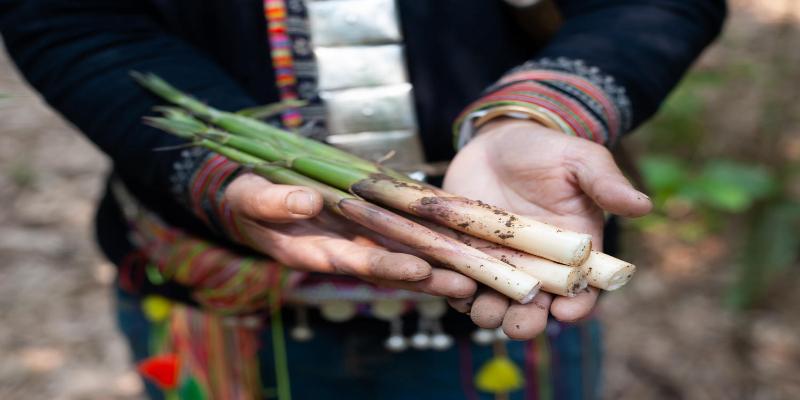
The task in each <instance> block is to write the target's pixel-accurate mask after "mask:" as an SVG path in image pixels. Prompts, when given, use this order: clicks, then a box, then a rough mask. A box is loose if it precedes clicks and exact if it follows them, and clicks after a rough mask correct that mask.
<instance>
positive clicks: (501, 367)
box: [475, 356, 525, 393]
mask: <svg viewBox="0 0 800 400" xmlns="http://www.w3.org/2000/svg"><path fill="white" fill-rule="evenodd" d="M524 385H525V381H524V379H523V378H522V372H521V371H520V370H519V368H518V367H517V365H516V364H514V362H513V361H511V360H510V359H509V358H508V357H505V356H500V357H494V358H492V359H491V360H489V361H488V362H487V363H486V364H484V365H483V367H481V369H480V370H479V371H478V374H477V375H476V376H475V387H477V388H478V390H480V391H482V392H488V393H508V392H513V391H515V390H518V389H521V388H522V387H523V386H524Z"/></svg>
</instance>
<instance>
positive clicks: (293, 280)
mask: <svg viewBox="0 0 800 400" xmlns="http://www.w3.org/2000/svg"><path fill="white" fill-rule="evenodd" d="M128 223H129V225H130V226H131V232H130V235H131V241H132V243H134V244H135V246H136V247H137V249H138V251H137V252H136V253H135V254H133V255H131V256H129V257H127V258H126V260H125V261H124V262H123V263H122V265H120V286H122V287H124V288H125V289H126V290H128V291H130V292H134V293H136V292H138V289H139V287H141V285H143V284H144V279H149V280H150V281H151V282H152V283H153V284H156V285H158V284H161V283H163V282H167V281H172V282H176V283H178V284H180V285H183V286H186V287H187V288H189V289H190V290H191V293H192V296H193V298H194V300H195V301H197V302H198V303H199V304H201V305H202V306H203V307H205V308H208V309H210V310H213V311H214V312H217V313H221V314H238V313H242V312H251V311H256V310H261V309H264V308H265V307H266V305H267V298H268V296H269V295H270V294H274V292H275V291H276V290H278V291H279V292H282V288H283V286H282V285H278V284H277V283H278V282H279V279H280V276H281V274H283V273H284V271H285V268H284V267H283V266H281V265H279V264H278V263H277V262H275V261H272V260H270V259H267V258H263V257H258V256H251V255H246V254H243V253H240V252H237V251H235V250H229V249H227V248H224V247H220V246H219V245H217V244H215V243H212V242H209V241H207V240H204V239H201V238H199V237H196V236H193V235H190V234H187V233H184V232H183V231H181V230H180V229H177V228H173V227H170V226H168V225H166V224H165V223H164V222H162V221H161V220H160V219H159V218H158V217H157V216H155V215H154V214H152V213H151V212H149V211H147V210H144V209H143V208H141V207H140V211H139V213H138V215H137V216H135V217H133V218H131V217H128ZM304 276H305V274H303V273H300V272H288V279H287V283H286V284H287V285H288V286H289V287H294V286H296V285H297V284H298V283H299V282H300V280H301V279H303V277H304Z"/></svg>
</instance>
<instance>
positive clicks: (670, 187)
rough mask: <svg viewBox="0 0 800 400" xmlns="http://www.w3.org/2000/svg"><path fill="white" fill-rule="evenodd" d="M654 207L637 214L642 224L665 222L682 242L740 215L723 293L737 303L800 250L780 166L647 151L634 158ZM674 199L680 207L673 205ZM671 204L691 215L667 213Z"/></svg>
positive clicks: (746, 302)
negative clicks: (734, 260)
mask: <svg viewBox="0 0 800 400" xmlns="http://www.w3.org/2000/svg"><path fill="white" fill-rule="evenodd" d="M640 167H641V171H642V176H643V178H644V180H645V184H646V185H647V187H648V189H649V190H650V192H651V193H652V197H653V200H654V202H655V205H656V208H655V211H654V213H653V215H651V216H648V217H646V218H643V219H641V220H638V221H637V222H636V223H635V226H637V227H639V228H640V229H642V230H651V229H654V228H657V227H664V226H670V227H671V232H673V234H675V235H677V236H678V237H680V238H681V239H682V240H685V241H688V242H697V241H699V240H700V239H702V238H704V237H706V236H707V235H708V234H709V233H711V232H714V231H720V230H724V229H729V228H731V227H732V226H733V225H732V219H731V218H730V217H731V216H735V215H743V216H745V217H746V218H745V219H746V221H747V222H746V224H745V227H746V228H745V230H744V232H743V234H742V235H741V237H740V238H738V239H739V240H741V241H742V242H743V243H742V244H741V246H735V247H740V248H741V249H742V252H741V254H740V257H739V258H740V260H739V264H738V272H737V276H736V281H735V283H734V285H733V286H732V288H731V291H730V293H729V296H728V303H729V305H731V306H733V307H734V308H737V309H742V308H746V307H749V306H751V305H752V304H753V303H755V302H756V301H758V300H759V298H760V297H761V296H762V295H763V294H764V293H765V290H766V288H768V287H769V286H770V284H771V283H772V281H773V280H774V279H775V277H776V276H779V275H778V274H779V273H781V272H783V271H785V270H786V269H787V268H788V267H789V266H791V265H793V263H794V262H795V261H796V260H797V259H798V256H800V234H798V232H800V204H797V203H796V202H792V201H790V200H788V199H786V198H784V197H785V196H784V195H783V190H782V187H783V186H784V183H785V182H784V180H785V177H782V176H781V175H782V174H781V173H779V172H780V171H776V170H773V169H769V168H766V167H764V166H761V165H752V164H746V163H741V162H736V161H732V160H721V159H717V160H709V161H707V162H705V163H702V164H700V165H697V166H693V165H692V164H690V163H689V162H687V161H684V160H682V159H679V158H677V157H675V156H665V155H652V156H646V157H643V158H642V161H641V163H640ZM676 205H679V206H680V207H676ZM675 208H680V209H682V210H683V214H692V215H694V218H671V214H674V210H673V209H675Z"/></svg>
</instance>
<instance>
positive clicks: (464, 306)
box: [447, 296, 475, 314]
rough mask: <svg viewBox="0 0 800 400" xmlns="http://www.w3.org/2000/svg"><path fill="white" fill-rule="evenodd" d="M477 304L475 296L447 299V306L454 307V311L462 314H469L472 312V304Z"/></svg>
mask: <svg viewBox="0 0 800 400" xmlns="http://www.w3.org/2000/svg"><path fill="white" fill-rule="evenodd" d="M473 302H475V296H469V297H465V298H463V299H459V298H453V297H450V298H448V299H447V304H450V307H453V309H454V310H456V311H458V312H460V313H462V314H469V313H470V310H472V303H473Z"/></svg>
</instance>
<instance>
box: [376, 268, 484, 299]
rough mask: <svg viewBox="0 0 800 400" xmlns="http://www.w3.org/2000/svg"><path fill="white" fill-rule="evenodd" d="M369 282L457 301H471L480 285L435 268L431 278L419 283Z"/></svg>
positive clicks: (456, 274)
mask: <svg viewBox="0 0 800 400" xmlns="http://www.w3.org/2000/svg"><path fill="white" fill-rule="evenodd" d="M369 281H370V282H372V283H374V284H376V285H378V286H383V287H390V288H395V289H404V290H410V291H414V292H420V293H426V294H429V295H431V296H438V297H448V298H455V299H464V298H467V299H471V298H472V296H473V295H474V294H475V291H476V290H477V289H478V285H477V284H476V283H475V281H473V280H472V279H470V278H467V277H466V276H464V275H461V274H459V273H457V272H453V271H449V270H446V269H439V268H434V269H433V271H432V272H431V276H430V277H428V278H425V279H423V280H421V281H417V282H401V281H396V280H395V281H392V280H373V279H369Z"/></svg>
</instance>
